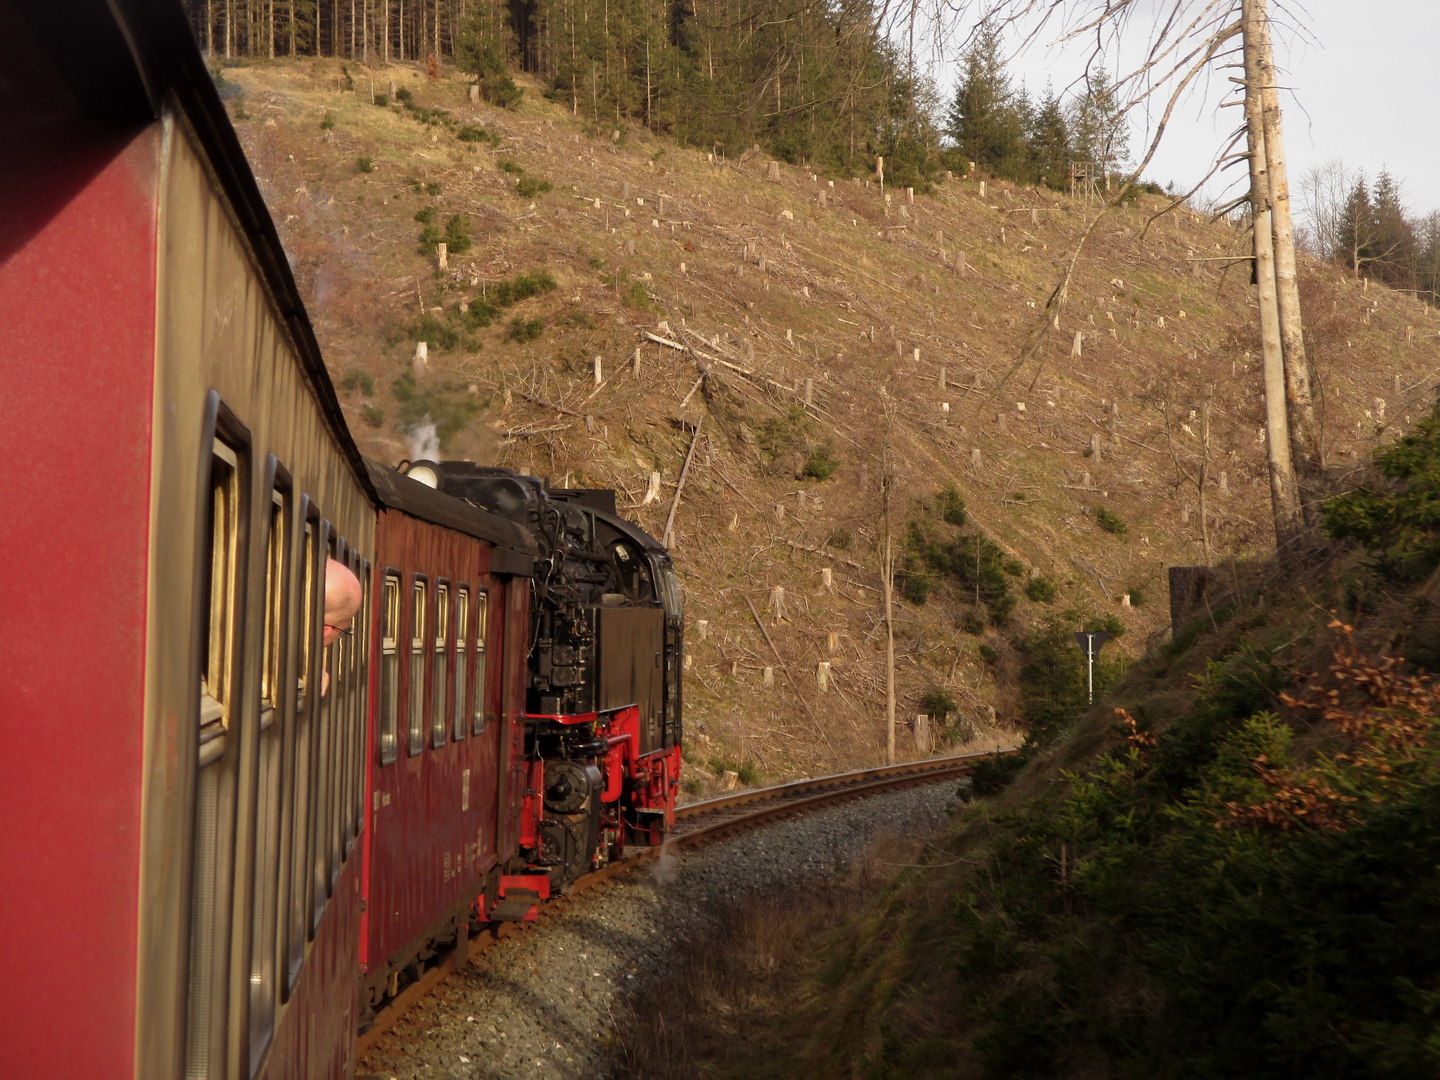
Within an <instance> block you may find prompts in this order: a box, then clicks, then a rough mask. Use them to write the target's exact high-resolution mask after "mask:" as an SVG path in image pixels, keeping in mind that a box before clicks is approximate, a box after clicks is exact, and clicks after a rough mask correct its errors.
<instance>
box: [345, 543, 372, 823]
mask: <svg viewBox="0 0 1440 1080" xmlns="http://www.w3.org/2000/svg"><path fill="white" fill-rule="evenodd" d="M355 576H356V577H358V578H359V579H360V588H361V590H362V593H361V599H360V614H359V616H358V617H357V618H356V620H355V686H356V691H355V733H354V739H355V750H354V753H353V754H352V755H351V759H350V771H351V774H352V779H351V785H350V808H349V812H350V842H351V844H354V842H355V840H356V839H358V838H359V836H360V833H361V832H363V831H364V829H365V771H366V769H368V768H369V767H370V759H369V757H368V755H367V753H366V749H367V747H368V746H369V744H370V650H371V648H372V647H373V646H374V633H375V623H374V621H373V620H374V618H375V613H374V608H373V607H372V603H373V601H374V597H373V596H372V595H371V590H370V564H369V562H367V561H366V560H364V559H361V558H358V557H357V559H356V563H355Z"/></svg>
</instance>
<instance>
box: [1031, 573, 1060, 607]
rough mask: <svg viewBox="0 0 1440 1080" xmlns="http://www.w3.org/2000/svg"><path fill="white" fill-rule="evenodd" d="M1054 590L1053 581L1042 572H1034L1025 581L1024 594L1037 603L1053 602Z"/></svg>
mask: <svg viewBox="0 0 1440 1080" xmlns="http://www.w3.org/2000/svg"><path fill="white" fill-rule="evenodd" d="M1056 591H1057V590H1056V588H1055V582H1053V581H1051V580H1050V579H1049V578H1048V577H1046V576H1045V575H1044V574H1036V575H1035V576H1034V577H1032V578H1031V579H1030V580H1029V581H1027V582H1026V583H1025V595H1026V596H1028V597H1029V598H1030V599H1031V600H1034V601H1035V602H1036V603H1037V604H1053V603H1054V602H1055V594H1056Z"/></svg>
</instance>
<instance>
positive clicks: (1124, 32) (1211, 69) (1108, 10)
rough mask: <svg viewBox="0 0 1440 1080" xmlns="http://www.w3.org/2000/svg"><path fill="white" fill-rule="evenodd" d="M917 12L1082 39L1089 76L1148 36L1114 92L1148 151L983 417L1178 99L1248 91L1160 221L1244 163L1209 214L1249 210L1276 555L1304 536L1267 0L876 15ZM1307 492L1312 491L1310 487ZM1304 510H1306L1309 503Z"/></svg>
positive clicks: (934, 8)
mask: <svg viewBox="0 0 1440 1080" xmlns="http://www.w3.org/2000/svg"><path fill="white" fill-rule="evenodd" d="M915 5H922V6H926V7H927V10H929V11H930V12H931V16H930V17H931V21H932V23H933V24H934V25H936V26H939V25H940V24H941V23H942V22H945V23H947V25H956V24H957V23H958V21H959V20H960V19H961V18H962V17H970V18H976V17H978V18H981V19H984V20H987V21H988V23H989V24H990V25H999V26H1004V27H1009V28H1013V29H1015V30H1018V32H1019V33H1020V35H1021V39H1022V47H1024V46H1025V45H1029V44H1032V43H1035V42H1037V41H1039V40H1041V38H1042V37H1048V38H1050V42H1049V44H1050V45H1052V46H1054V45H1063V44H1065V43H1068V42H1072V41H1077V40H1088V41H1090V42H1091V45H1090V54H1089V56H1090V59H1089V67H1090V68H1094V67H1097V66H1100V65H1102V64H1103V62H1104V60H1105V59H1106V57H1107V55H1108V52H1109V50H1110V49H1111V47H1112V46H1115V45H1117V44H1118V43H1119V42H1120V41H1121V40H1122V39H1125V40H1127V41H1130V42H1133V39H1134V36H1135V35H1136V34H1139V33H1146V32H1148V34H1149V37H1148V40H1146V41H1145V42H1144V43H1143V45H1142V48H1141V50H1140V52H1139V56H1138V59H1137V60H1136V61H1134V62H1133V63H1132V65H1131V67H1130V70H1128V71H1121V72H1119V73H1118V74H1117V76H1116V78H1115V83H1114V85H1115V88H1116V92H1117V95H1118V96H1119V98H1120V100H1121V103H1122V104H1121V109H1122V111H1123V112H1125V113H1127V114H1128V113H1131V112H1133V111H1136V110H1139V109H1142V108H1149V109H1152V110H1154V111H1156V112H1158V114H1159V119H1158V121H1157V122H1156V123H1155V124H1154V127H1153V128H1152V132H1153V134H1152V137H1151V139H1150V142H1149V145H1148V147H1147V149H1146V151H1145V153H1144V154H1143V156H1142V157H1141V159H1140V161H1139V163H1138V164H1137V165H1136V166H1135V168H1134V171H1133V172H1132V173H1131V174H1130V175H1129V176H1128V177H1127V178H1126V179H1125V180H1124V181H1123V182H1122V183H1121V184H1120V186H1119V189H1118V190H1117V191H1116V192H1115V193H1114V194H1113V195H1112V197H1111V198H1110V199H1109V201H1108V202H1107V203H1106V204H1105V205H1104V206H1103V207H1101V209H1100V210H1099V212H1098V213H1096V215H1095V216H1094V218H1093V219H1092V220H1091V222H1090V224H1089V225H1088V227H1087V228H1086V229H1085V232H1084V233H1083V234H1082V236H1081V238H1080V240H1079V241H1078V242H1077V243H1076V245H1075V247H1074V249H1073V250H1072V251H1071V253H1070V255H1069V257H1068V258H1067V259H1066V261H1065V263H1064V265H1063V267H1062V270H1061V274H1060V280H1059V282H1058V283H1057V284H1056V286H1055V288H1054V290H1053V291H1052V293H1051V295H1050V297H1049V298H1048V299H1047V301H1046V303H1045V307H1044V310H1043V311H1042V312H1041V313H1040V317H1039V318H1038V320H1037V321H1036V323H1035V325H1034V327H1033V328H1032V329H1031V331H1030V333H1029V334H1028V335H1027V336H1026V339H1025V342H1024V344H1023V345H1022V347H1021V349H1020V351H1019V354H1018V355H1017V357H1016V358H1015V360H1014V361H1013V362H1012V363H1011V365H1010V366H1009V368H1008V370H1006V371H1005V372H1004V374H1003V375H1002V376H1001V377H1000V379H999V380H998V381H997V382H996V383H995V384H994V386H993V387H992V388H991V391H990V394H989V395H988V396H987V398H986V399H985V401H984V402H982V404H981V406H980V407H981V408H982V409H983V408H985V407H987V406H988V405H989V403H990V401H991V400H993V399H994V397H995V396H996V395H997V394H998V393H999V392H1000V391H1001V390H1002V389H1003V387H1004V386H1005V385H1006V384H1007V383H1008V382H1009V381H1010V380H1011V379H1012V378H1013V377H1014V376H1015V375H1016V374H1017V373H1018V372H1020V371H1021V370H1022V369H1023V368H1024V367H1025V366H1026V365H1028V364H1029V363H1030V362H1031V361H1032V360H1035V359H1036V358H1037V357H1039V358H1040V360H1039V362H1038V363H1037V364H1036V365H1035V376H1034V378H1035V379H1038V377H1039V374H1040V371H1041V370H1042V369H1043V367H1044V360H1043V355H1042V354H1041V351H1040V350H1041V348H1042V346H1043V345H1044V344H1045V342H1046V341H1047V339H1048V337H1049V335H1050V333H1051V332H1052V331H1053V330H1056V329H1058V328H1059V326H1060V318H1061V315H1062V313H1063V312H1064V310H1065V308H1066V305H1067V301H1068V298H1069V290H1070V285H1071V282H1072V281H1073V280H1074V275H1075V267H1076V264H1077V262H1078V261H1079V259H1080V256H1081V254H1082V252H1083V251H1084V249H1085V246H1086V244H1087V243H1088V242H1089V240H1090V238H1091V236H1093V235H1094V233H1095V230H1096V228H1097V227H1098V226H1099V224H1100V222H1101V221H1102V220H1103V218H1104V215H1105V214H1106V213H1108V212H1109V211H1111V210H1112V209H1114V208H1115V207H1117V206H1118V205H1120V203H1121V202H1122V201H1124V199H1125V198H1126V197H1127V196H1128V195H1129V193H1130V191H1131V189H1132V188H1133V187H1134V186H1135V184H1136V183H1137V182H1138V181H1139V179H1140V177H1141V175H1142V174H1143V172H1144V170H1145V169H1146V168H1148V167H1149V164H1150V162H1151V160H1152V159H1153V158H1154V156H1155V152H1156V150H1157V149H1158V147H1159V145H1160V142H1161V140H1162V139H1163V138H1164V136H1165V130H1166V127H1167V125H1168V123H1169V120H1170V117H1171V115H1172V113H1173V112H1174V109H1175V107H1176V105H1177V103H1178V102H1179V101H1180V99H1181V98H1182V97H1183V96H1184V95H1185V94H1186V93H1187V92H1189V91H1190V89H1191V88H1192V87H1193V86H1194V85H1195V84H1196V83H1197V80H1201V79H1203V78H1206V77H1208V76H1211V75H1215V74H1218V73H1219V72H1220V71H1221V70H1224V69H1226V68H1233V67H1241V68H1243V69H1244V71H1245V77H1244V78H1243V79H1232V81H1233V82H1236V83H1238V84H1239V85H1240V86H1241V88H1243V90H1244V92H1245V100H1244V101H1243V104H1244V106H1245V122H1244V123H1243V124H1242V125H1240V128H1239V130H1238V131H1237V132H1235V134H1234V135H1233V136H1232V137H1231V139H1230V140H1229V143H1228V145H1227V147H1226V149H1225V150H1223V151H1222V152H1221V154H1220V156H1219V158H1218V159H1217V160H1216V162H1215V165H1214V167H1213V168H1212V170H1211V172H1210V173H1209V174H1207V176H1206V177H1204V178H1203V179H1202V180H1201V181H1200V183H1199V184H1197V185H1196V186H1195V188H1194V189H1192V191H1191V192H1188V193H1187V194H1186V195H1184V196H1181V197H1180V198H1178V199H1175V200H1173V201H1172V202H1171V203H1170V204H1169V205H1168V206H1166V207H1165V208H1164V209H1162V210H1161V211H1159V213H1161V214H1163V213H1166V212H1169V211H1170V210H1173V209H1174V208H1175V207H1176V206H1178V205H1180V204H1181V203H1183V202H1184V201H1185V199H1186V198H1188V197H1189V196H1190V195H1193V194H1194V191H1196V190H1198V189H1199V188H1200V187H1201V186H1202V185H1203V184H1204V183H1206V182H1207V181H1208V180H1209V179H1210V177H1211V176H1213V175H1215V173H1216V172H1218V171H1219V170H1220V169H1221V168H1222V167H1223V166H1224V165H1226V164H1228V163H1229V162H1231V161H1235V160H1241V159H1248V160H1249V162H1250V166H1251V168H1250V176H1249V179H1250V184H1249V190H1248V191H1247V192H1246V193H1245V194H1244V195H1243V196H1241V197H1239V198H1237V199H1234V200H1233V201H1231V202H1229V203H1227V204H1226V205H1224V206H1221V207H1219V208H1217V210H1216V211H1215V214H1216V216H1217V217H1220V216H1222V215H1225V214H1228V213H1229V212H1230V211H1231V210H1233V209H1234V208H1235V207H1236V206H1239V205H1242V204H1245V203H1249V204H1250V206H1251V208H1252V213H1251V222H1252V231H1253V234H1254V251H1255V255H1254V259H1255V266H1256V268H1257V275H1256V280H1257V296H1258V299H1259V302H1260V321H1261V338H1262V341H1264V342H1265V343H1266V348H1265V357H1264V358H1265V364H1264V365H1263V368H1264V371H1265V392H1266V422H1267V441H1268V443H1269V446H1270V454H1269V460H1270V471H1271V493H1272V505H1273V509H1274V513H1275V530H1276V540H1277V543H1278V544H1280V545H1282V546H1284V545H1286V544H1289V543H1291V542H1292V541H1293V540H1294V539H1296V538H1297V537H1298V536H1299V534H1300V532H1301V531H1303V529H1304V527H1305V517H1304V509H1303V508H1302V500H1301V497H1300V487H1299V485H1298V484H1297V480H1296V468H1297V462H1298V464H1299V467H1300V469H1301V471H1302V472H1303V473H1304V474H1305V475H1306V477H1307V478H1314V477H1315V475H1316V474H1317V473H1318V471H1319V468H1320V450H1319V441H1318V432H1317V427H1316V421H1315V411H1314V405H1313V401H1312V395H1311V391H1310V381H1309V368H1308V365H1307V363H1306V358H1305V346H1304V335H1303V323H1302V320H1301V313H1300V301H1299V291H1298V283H1297V281H1296V272H1295V267H1296V258H1295V235H1294V226H1293V223H1292V220H1291V214H1290V196H1289V183H1288V181H1287V180H1286V177H1285V154H1284V136H1283V130H1282V125H1281V115H1280V104H1279V89H1278V86H1277V83H1276V77H1275V62H1274V56H1273V50H1272V47H1271V44H1270V18H1269V12H1268V10H1267V0H1143V2H1142V0H899V6H898V7H892V6H890V5H885V7H884V8H883V11H884V12H885V13H888V14H893V13H895V12H897V11H900V10H908V9H909V8H910V7H913V6H915ZM1147 28H1148V30H1147ZM1237 39H1238V42H1237ZM1227 104H1242V102H1234V103H1227ZM1242 138H1243V139H1245V140H1246V142H1247V146H1246V150H1245V151H1244V152H1243V153H1239V154H1234V155H1232V154H1231V152H1230V151H1231V150H1232V149H1233V148H1234V146H1235V145H1236V144H1237V143H1238V142H1239V141H1240V139H1242ZM1158 216H1159V214H1156V215H1155V217H1158ZM1151 220H1152V221H1153V220H1154V218H1153V217H1152V219H1151ZM1033 382H1034V380H1033V379H1032V385H1033ZM1307 487H1308V488H1309V490H1310V492H1314V490H1315V486H1314V485H1313V484H1309V485H1307ZM1306 501H1307V502H1311V503H1313V498H1312V499H1309V500H1306ZM1312 514H1313V508H1312Z"/></svg>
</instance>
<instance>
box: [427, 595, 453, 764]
mask: <svg viewBox="0 0 1440 1080" xmlns="http://www.w3.org/2000/svg"><path fill="white" fill-rule="evenodd" d="M449 631H450V585H449V584H448V583H447V582H444V581H441V582H437V583H436V585H435V659H434V660H433V661H432V664H433V666H432V667H431V668H430V677H431V680H432V681H433V684H434V685H433V686H432V688H431V691H430V745H431V746H434V747H437V748H438V747H441V746H444V745H445V725H446V722H447V721H448V720H449V719H450V718H449V716H448V715H447V714H446V710H445V702H446V700H447V698H448V697H449V691H450V668H449V665H448V663H447V661H448V660H449V659H450V657H449V654H448V653H447V651H446V650H447V649H448V648H449V639H448V634H449Z"/></svg>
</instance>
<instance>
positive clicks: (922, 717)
mask: <svg viewBox="0 0 1440 1080" xmlns="http://www.w3.org/2000/svg"><path fill="white" fill-rule="evenodd" d="M915 752H916V753H917V754H919V755H920V756H921V757H928V756H929V754H930V717H929V716H927V715H926V714H925V713H916V714H915Z"/></svg>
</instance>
